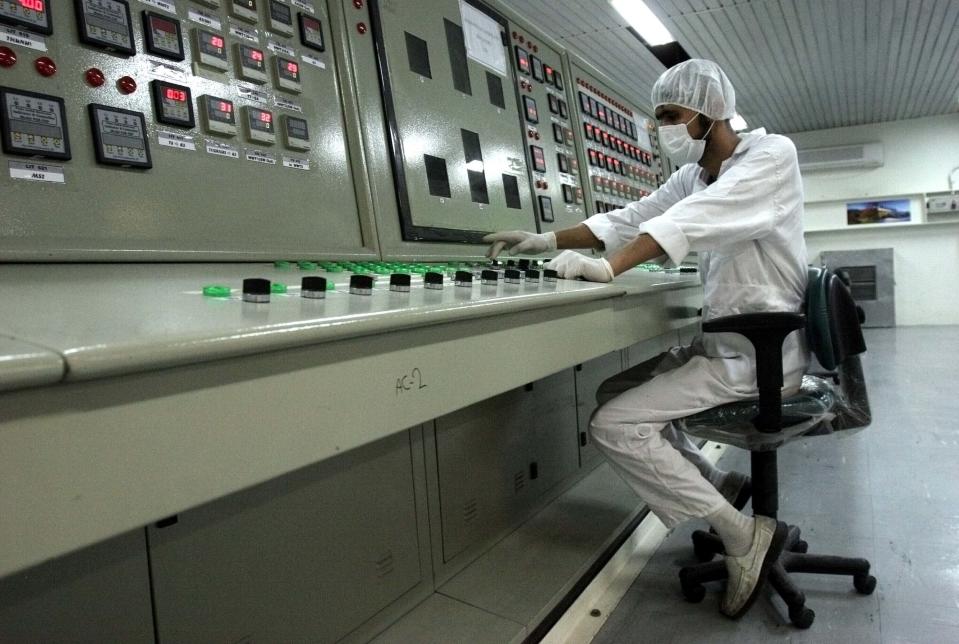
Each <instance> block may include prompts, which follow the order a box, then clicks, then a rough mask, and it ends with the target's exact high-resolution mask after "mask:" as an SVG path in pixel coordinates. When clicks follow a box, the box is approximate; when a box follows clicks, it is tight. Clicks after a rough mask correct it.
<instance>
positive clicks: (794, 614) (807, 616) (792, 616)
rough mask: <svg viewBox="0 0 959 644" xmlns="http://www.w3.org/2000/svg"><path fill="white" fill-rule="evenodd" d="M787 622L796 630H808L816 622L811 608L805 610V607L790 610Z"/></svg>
mask: <svg viewBox="0 0 959 644" xmlns="http://www.w3.org/2000/svg"><path fill="white" fill-rule="evenodd" d="M789 621H790V622H792V623H793V626H795V627H796V628H803V629H805V628H809V627H810V626H812V623H813V622H814V621H816V613H815V611H813V610H812V609H811V608H806V607H805V606H800V607H798V608H790V609H789Z"/></svg>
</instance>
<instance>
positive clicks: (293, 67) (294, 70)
mask: <svg viewBox="0 0 959 644" xmlns="http://www.w3.org/2000/svg"><path fill="white" fill-rule="evenodd" d="M286 71H288V72H290V73H291V74H298V73H299V72H300V66H299V65H297V64H296V63H291V62H289V61H288V62H287V63H286Z"/></svg>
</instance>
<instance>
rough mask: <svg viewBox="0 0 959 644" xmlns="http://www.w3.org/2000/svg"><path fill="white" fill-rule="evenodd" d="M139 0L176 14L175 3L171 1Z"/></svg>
mask: <svg viewBox="0 0 959 644" xmlns="http://www.w3.org/2000/svg"><path fill="white" fill-rule="evenodd" d="M140 2H142V3H143V4H148V5H150V6H151V7H156V8H157V9H159V10H160V11H166V12H167V13H172V14H173V15H176V5H174V4H173V3H172V2H167V1H166V0H140Z"/></svg>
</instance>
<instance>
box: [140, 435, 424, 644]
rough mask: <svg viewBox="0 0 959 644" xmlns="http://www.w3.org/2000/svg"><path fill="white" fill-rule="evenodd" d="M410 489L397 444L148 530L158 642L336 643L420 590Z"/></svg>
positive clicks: (406, 447)
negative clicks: (405, 595)
mask: <svg viewBox="0 0 959 644" xmlns="http://www.w3.org/2000/svg"><path fill="white" fill-rule="evenodd" d="M413 485H414V484H413V466H412V454H411V438H410V433H409V432H402V433H400V434H397V435H394V436H390V437H388V438H386V439H383V440H381V441H378V442H376V443H373V444H371V445H367V446H364V447H361V448H358V449H356V450H352V451H350V452H347V453H345V454H343V455H341V456H339V457H336V458H334V459H330V460H328V461H324V462H322V463H319V464H317V465H314V466H310V467H307V468H303V469H302V470H299V471H297V472H294V473H291V474H288V475H286V476H283V477H280V478H278V479H275V480H272V481H269V482H267V483H264V484H262V485H259V486H256V487H254V488H251V489H249V490H245V491H243V492H239V493H237V494H234V495H231V496H229V497H227V498H224V499H220V500H217V501H214V502H212V503H210V504H207V505H204V506H201V507H199V508H196V509H193V510H189V511H186V512H184V513H182V514H180V515H178V516H177V517H176V523H174V524H172V525H166V527H157V526H153V527H151V528H150V529H149V539H150V557H151V560H152V567H153V580H154V593H155V597H156V617H157V630H158V633H159V638H160V641H164V642H230V643H233V642H239V641H247V640H249V641H272V642H279V641H287V642H289V641H306V640H309V641H323V642H329V641H335V640H338V639H340V638H341V637H343V636H344V635H346V634H347V633H349V632H350V631H352V630H353V629H354V628H356V627H357V626H359V625H360V624H362V623H363V622H364V621H366V620H368V619H369V618H370V617H372V616H373V615H374V614H375V613H377V612H378V611H380V610H381V609H383V608H385V607H386V606H388V605H389V604H390V603H392V602H393V601H395V600H396V599H398V598H399V597H400V596H401V595H402V594H404V593H405V592H406V591H408V590H409V589H411V588H412V587H414V586H415V585H416V584H417V583H418V582H419V581H420V565H419V563H420V559H419V551H418V543H417V533H416V510H415V506H414V487H413ZM167 523H170V522H169V521H168V522H160V524H158V525H164V524H167Z"/></svg>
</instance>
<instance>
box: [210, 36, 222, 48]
mask: <svg viewBox="0 0 959 644" xmlns="http://www.w3.org/2000/svg"><path fill="white" fill-rule="evenodd" d="M210 44H211V45H213V46H214V47H216V48H217V49H223V39H222V38H220V37H219V36H210Z"/></svg>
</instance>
